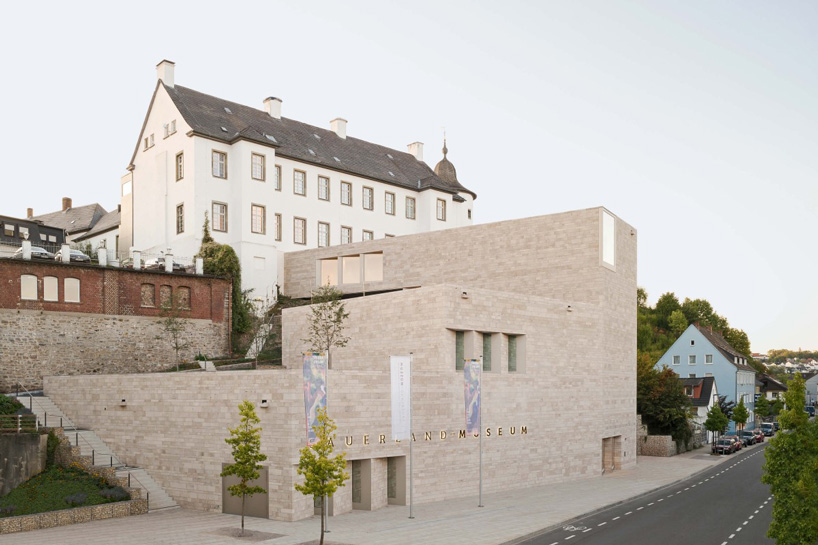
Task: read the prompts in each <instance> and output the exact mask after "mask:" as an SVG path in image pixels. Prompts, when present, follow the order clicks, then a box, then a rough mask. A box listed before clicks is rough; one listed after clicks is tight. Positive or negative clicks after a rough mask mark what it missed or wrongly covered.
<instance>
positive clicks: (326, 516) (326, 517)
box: [324, 350, 329, 534]
mask: <svg viewBox="0 0 818 545" xmlns="http://www.w3.org/2000/svg"><path fill="white" fill-rule="evenodd" d="M325 385H326V387H327V394H326V395H327V414H329V350H327V379H326V383H325ZM324 533H325V534H328V533H329V496H327V495H326V494H324Z"/></svg>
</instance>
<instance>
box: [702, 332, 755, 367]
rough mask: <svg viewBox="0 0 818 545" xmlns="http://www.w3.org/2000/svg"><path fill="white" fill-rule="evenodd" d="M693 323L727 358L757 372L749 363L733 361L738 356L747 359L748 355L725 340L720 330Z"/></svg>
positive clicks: (739, 358) (739, 359)
mask: <svg viewBox="0 0 818 545" xmlns="http://www.w3.org/2000/svg"><path fill="white" fill-rule="evenodd" d="M693 325H694V326H695V328H696V329H698V330H699V332H700V333H701V334H702V335H704V337H705V338H706V339H707V340H708V341H710V344H712V345H713V346H715V347H716V350H718V351H719V352H721V353H722V354H723V355H724V357H725V358H727V360H728V361H729V362H730V363H732V364H733V365H735V366H736V367H737V368H738V369H740V370H742V371H752V372H753V373H755V372H756V370H755V369H753V368H752V367H750V366H749V365H744V364H743V363H734V361H733V360H734V358H738V361H741V360H742V359H746V358H747V356H745V355H744V354H742V353H741V352H739V351H738V350H736V349H735V348H733V347H732V346H730V343H728V342H727V341H726V340H724V337H722V336H721V333H719V332H718V331H714V330H712V329H711V328H709V327H704V326H701V325H699V324H693Z"/></svg>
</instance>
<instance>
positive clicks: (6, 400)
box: [0, 394, 23, 414]
mask: <svg viewBox="0 0 818 545" xmlns="http://www.w3.org/2000/svg"><path fill="white" fill-rule="evenodd" d="M22 408H23V404H22V403H20V402H19V401H17V400H16V399H15V398H13V397H9V396H6V395H3V394H0V414H17V411H19V410H20V409H22Z"/></svg>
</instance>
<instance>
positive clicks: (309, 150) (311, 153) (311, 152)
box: [307, 148, 315, 155]
mask: <svg viewBox="0 0 818 545" xmlns="http://www.w3.org/2000/svg"><path fill="white" fill-rule="evenodd" d="M307 151H308V152H310V155H315V152H314V151H312V150H311V149H309V148H308V149H307Z"/></svg>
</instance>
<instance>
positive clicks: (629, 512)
mask: <svg viewBox="0 0 818 545" xmlns="http://www.w3.org/2000/svg"><path fill="white" fill-rule="evenodd" d="M631 513H633V511H628V512H627V513H625V515H626V516H627V515H630V514H631Z"/></svg>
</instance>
